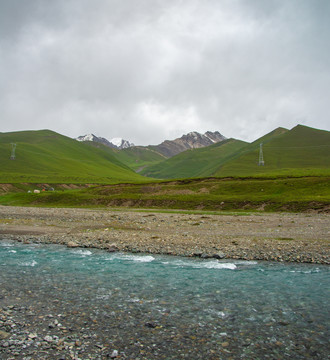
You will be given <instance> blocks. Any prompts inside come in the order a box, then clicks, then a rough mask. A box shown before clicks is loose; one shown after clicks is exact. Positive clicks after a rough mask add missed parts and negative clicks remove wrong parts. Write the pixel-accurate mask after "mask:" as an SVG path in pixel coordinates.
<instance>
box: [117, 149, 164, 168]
mask: <svg viewBox="0 0 330 360" xmlns="http://www.w3.org/2000/svg"><path fill="white" fill-rule="evenodd" d="M113 151H114V155H115V156H116V158H117V159H118V160H119V161H120V162H122V163H123V164H126V165H127V166H129V167H130V168H131V169H133V170H134V171H136V172H140V171H141V170H142V169H143V168H144V167H145V166H148V165H153V164H156V163H159V162H160V161H163V160H165V159H166V157H165V156H164V155H161V154H160V153H158V152H157V151H155V150H152V149H150V148H148V147H144V146H133V147H130V148H127V149H122V150H116V149H113Z"/></svg>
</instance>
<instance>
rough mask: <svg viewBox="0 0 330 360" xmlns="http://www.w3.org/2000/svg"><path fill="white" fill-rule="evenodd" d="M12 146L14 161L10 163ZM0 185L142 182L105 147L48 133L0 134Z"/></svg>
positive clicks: (44, 131) (51, 132)
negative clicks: (14, 155)
mask: <svg viewBox="0 0 330 360" xmlns="http://www.w3.org/2000/svg"><path fill="white" fill-rule="evenodd" d="M11 143H16V144H17V147H16V159H15V160H10V154H11ZM0 169H1V170H0V182H1V183H18V182H51V183H59V182H63V183H68V182H73V183H86V182H92V183H118V182H132V181H137V182H139V181H144V180H145V179H144V178H143V177H142V176H140V175H138V174H135V173H134V172H133V171H132V170H131V169H130V168H128V167H127V166H126V165H124V164H122V163H121V162H120V161H119V160H118V159H117V158H116V157H115V156H114V155H113V154H112V152H111V149H107V148H106V147H105V146H100V147H97V148H96V147H94V146H91V145H90V144H87V143H82V142H78V141H76V140H73V139H71V138H69V137H66V136H63V135H60V134H58V133H56V132H53V131H50V130H40V131H21V132H11V133H0Z"/></svg>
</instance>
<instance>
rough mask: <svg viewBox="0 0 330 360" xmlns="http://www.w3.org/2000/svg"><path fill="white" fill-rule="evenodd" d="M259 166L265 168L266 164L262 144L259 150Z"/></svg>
mask: <svg viewBox="0 0 330 360" xmlns="http://www.w3.org/2000/svg"><path fill="white" fill-rule="evenodd" d="M258 165H259V166H264V165H265V162H264V154H263V152H262V143H261V144H260V148H259V164H258Z"/></svg>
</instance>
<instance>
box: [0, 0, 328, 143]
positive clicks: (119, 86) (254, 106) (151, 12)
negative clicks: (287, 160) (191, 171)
mask: <svg viewBox="0 0 330 360" xmlns="http://www.w3.org/2000/svg"><path fill="white" fill-rule="evenodd" d="M329 19H330V1H329V0H93V1H91V0H56V1H49V0H0V124H1V126H0V131H1V132H7V131H16V130H30V129H32V130H34V129H36V130H37V129H51V130H54V131H57V132H59V133H61V134H64V135H67V136H70V137H77V136H79V135H85V134H87V133H94V134H95V135H98V136H103V137H106V138H108V139H111V138H113V137H122V138H124V139H127V140H129V141H131V142H134V143H135V144H141V145H148V144H158V143H160V142H161V141H163V140H165V139H174V138H176V137H180V136H181V135H182V134H184V133H187V132H190V131H199V132H205V131H207V130H210V131H216V130H217V131H220V132H221V133H222V134H223V135H225V136H226V137H235V138H239V139H242V140H247V141H252V140H255V139H256V138H258V137H259V136H261V135H264V134H265V133H267V132H269V131H271V130H273V129H275V128H276V127H278V126H283V127H287V128H292V127H293V126H295V125H296V124H298V123H300V124H305V125H308V126H312V127H316V128H320V129H326V130H330V115H329V114H330V111H329V109H330V46H329V41H330V40H329V39H330V21H329Z"/></svg>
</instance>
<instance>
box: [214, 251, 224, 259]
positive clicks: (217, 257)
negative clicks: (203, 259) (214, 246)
mask: <svg viewBox="0 0 330 360" xmlns="http://www.w3.org/2000/svg"><path fill="white" fill-rule="evenodd" d="M212 257H213V258H214V259H224V258H225V257H226V255H225V254H224V253H223V252H222V251H218V252H217V253H215V254H213V256H212Z"/></svg>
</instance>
